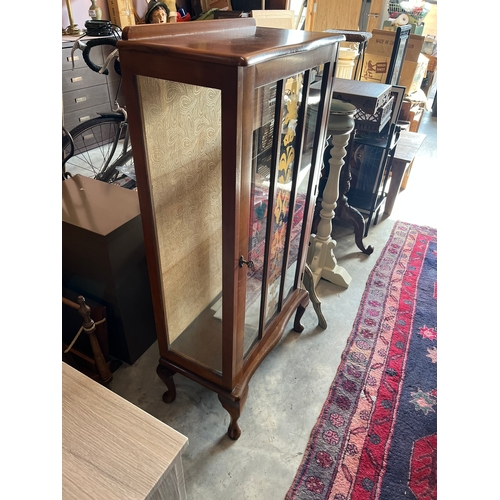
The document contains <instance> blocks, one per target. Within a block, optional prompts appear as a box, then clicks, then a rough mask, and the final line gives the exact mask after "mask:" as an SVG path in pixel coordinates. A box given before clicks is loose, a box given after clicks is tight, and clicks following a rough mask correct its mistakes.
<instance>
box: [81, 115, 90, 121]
mask: <svg viewBox="0 0 500 500" xmlns="http://www.w3.org/2000/svg"><path fill="white" fill-rule="evenodd" d="M79 120H80V121H81V122H86V121H87V120H90V116H82V117H81V118H79Z"/></svg>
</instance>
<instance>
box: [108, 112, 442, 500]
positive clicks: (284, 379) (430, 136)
mask: <svg viewBox="0 0 500 500" xmlns="http://www.w3.org/2000/svg"><path fill="white" fill-rule="evenodd" d="M436 129H437V119H436V118H433V117H432V116H431V112H430V111H426V112H425V116H424V118H423V121H422V124H421V127H420V130H419V132H422V133H425V134H427V137H426V139H425V141H424V143H423V145H422V147H421V149H420V151H419V153H418V155H417V158H416V159H415V162H414V165H413V169H412V173H411V177H410V179H409V182H408V185H407V188H406V189H405V190H404V191H403V192H401V193H400V194H399V196H398V199H397V201H396V204H395V207H394V210H393V213H392V215H391V217H389V218H388V217H386V216H384V217H382V218H381V220H379V222H378V224H377V225H376V226H372V227H371V228H370V231H369V234H368V236H367V237H366V238H365V239H364V241H365V245H367V244H371V245H373V246H374V247H375V251H374V253H373V254H372V255H370V256H366V255H364V254H362V253H361V252H360V251H359V250H358V248H357V247H356V246H355V244H354V237H353V232H352V230H351V229H348V228H343V227H336V233H335V234H334V237H335V238H336V240H337V248H336V251H335V254H336V256H337V260H338V263H339V265H341V266H343V267H344V268H345V269H346V270H347V271H348V273H349V274H350V275H351V277H352V282H351V284H350V286H349V288H347V289H344V288H340V287H338V286H336V285H333V284H331V283H329V282H327V281H325V280H321V281H320V283H319V284H318V287H317V292H318V295H319V296H320V299H321V301H322V310H323V313H324V315H325V317H326V320H327V323H328V327H327V329H326V330H323V329H321V328H319V327H318V326H317V317H316V315H315V313H314V310H313V308H312V305H310V306H309V307H308V308H307V310H306V313H305V314H304V317H303V324H304V326H305V329H304V331H303V332H302V333H301V334H299V333H296V332H294V331H293V330H292V325H291V323H290V324H289V325H288V327H287V329H286V330H285V333H284V335H283V338H282V340H281V341H280V343H279V344H278V345H277V346H276V347H275V349H274V350H273V351H272V352H271V353H270V354H269V355H268V357H267V358H266V359H265V360H264V361H263V363H262V364H261V365H260V367H259V368H258V369H257V371H256V373H255V374H254V376H253V378H252V379H251V381H250V384H249V392H248V399H247V402H246V405H245V408H244V410H243V412H242V415H241V417H240V419H239V424H240V427H241V429H242V435H241V437H240V438H239V440H237V441H232V440H231V439H229V438H228V437H227V434H226V431H227V427H228V425H229V415H228V414H227V412H226V411H225V410H224V409H223V408H222V406H221V404H220V403H219V400H218V399H217V396H216V394H215V393H213V392H211V391H209V390H208V389H205V388H203V387H201V386H199V385H197V384H196V383H194V382H191V381H190V380H189V379H187V378H185V377H182V376H181V375H175V377H174V380H175V382H176V387H177V399H176V400H175V402H174V403H172V404H165V403H164V402H163V401H162V394H163V392H164V391H165V386H164V384H163V382H161V381H160V379H159V378H158V376H157V375H156V372H155V370H156V366H157V362H158V357H159V353H158V348H157V345H156V343H155V344H153V346H152V347H151V348H150V349H149V350H148V351H146V353H145V354H144V355H143V356H142V357H141V358H140V359H139V360H138V361H137V362H136V363H135V364H134V365H133V366H128V365H123V366H122V367H121V368H119V369H118V370H117V371H116V372H115V374H114V379H113V381H112V382H111V384H110V389H111V390H113V391H114V392H116V393H117V394H119V395H121V396H122V397H124V398H125V399H127V400H129V401H130V402H132V403H133V404H135V405H137V406H138V407H140V408H142V409H143V410H145V411H146V412H148V413H150V414H151V415H153V416H155V417H156V418H158V419H160V420H161V421H163V422H165V423H166V424H168V425H169V426H171V427H173V428H174V429H176V430H177V431H179V432H181V433H182V434H184V435H185V436H187V437H188V438H189V445H188V448H187V450H186V452H185V453H184V455H183V465H184V475H185V482H186V490H187V497H188V499H189V500H200V499H203V500H229V499H231V500H247V499H248V500H250V499H258V500H275V499H283V498H284V497H285V494H286V492H287V490H288V488H289V487H290V485H291V483H292V480H293V478H294V475H295V473H296V470H297V468H298V466H299V464H300V461H301V458H302V455H303V453H304V450H305V447H306V444H307V442H308V439H309V435H310V432H311V430H312V428H313V426H314V424H315V422H316V419H317V418H318V416H319V413H320V411H321V408H322V406H323V403H324V401H325V399H326V396H327V394H328V389H329V387H330V385H331V383H332V381H333V379H334V377H335V374H336V371H337V367H338V365H339V362H340V359H341V354H342V351H343V350H344V347H345V344H346V340H347V338H348V336H349V334H350V332H351V329H352V325H353V321H354V319H355V316H356V313H357V310H358V307H359V303H360V299H361V296H362V294H363V291H364V287H365V282H366V279H367V277H368V275H369V273H370V271H371V270H372V268H373V266H374V265H375V263H376V261H377V258H378V256H379V255H380V252H381V251H382V249H383V247H384V245H385V243H386V241H387V239H388V237H389V235H390V232H391V229H392V227H393V225H394V222H395V221H396V220H403V221H406V222H411V223H415V224H421V225H430V226H432V227H436V228H437V199H438V198H437V196H436V193H437V185H436V181H435V179H436V178H437V131H436ZM337 232H338V234H337Z"/></svg>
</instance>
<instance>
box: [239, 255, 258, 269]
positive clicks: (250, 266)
mask: <svg viewBox="0 0 500 500" xmlns="http://www.w3.org/2000/svg"><path fill="white" fill-rule="evenodd" d="M239 264H240V267H243V264H246V265H247V266H248V269H255V265H254V263H253V261H251V260H245V259H244V258H243V255H242V256H241V257H240V261H239Z"/></svg>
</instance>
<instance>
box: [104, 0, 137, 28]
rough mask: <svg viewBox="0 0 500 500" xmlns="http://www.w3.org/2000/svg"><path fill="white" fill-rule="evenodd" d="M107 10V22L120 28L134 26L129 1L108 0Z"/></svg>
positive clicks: (131, 6) (131, 7) (133, 17)
mask: <svg viewBox="0 0 500 500" xmlns="http://www.w3.org/2000/svg"><path fill="white" fill-rule="evenodd" d="M108 9H109V20H110V21H111V22H112V23H113V24H116V25H117V26H120V28H122V29H123V28H125V26H134V25H135V24H136V23H135V16H134V7H133V4H132V1H131V0H108Z"/></svg>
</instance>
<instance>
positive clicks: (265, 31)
mask: <svg viewBox="0 0 500 500" xmlns="http://www.w3.org/2000/svg"><path fill="white" fill-rule="evenodd" d="M344 40H345V37H344V36H342V35H334V34H331V33H316V32H311V31H303V30H287V29H281V28H263V27H256V25H255V19H253V18H241V19H218V20H214V21H203V22H199V23H196V22H193V23H172V24H168V23H166V24H144V25H136V26H128V27H126V28H125V30H124V32H123V40H122V41H121V42H118V44H117V47H118V48H119V49H120V50H127V49H131V50H139V51H153V52H155V53H156V54H158V55H160V56H163V55H167V54H168V55H177V56H183V57H197V58H205V59H207V60H210V59H211V60H213V61H214V62H218V63H223V64H228V65H235V66H250V65H254V64H258V63H261V62H264V61H266V60H270V59H273V58H276V57H280V56H283V55H287V54H291V53H299V52H305V51H310V50H313V49H315V48H320V47H324V46H328V45H333V44H336V43H338V42H341V41H344Z"/></svg>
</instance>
